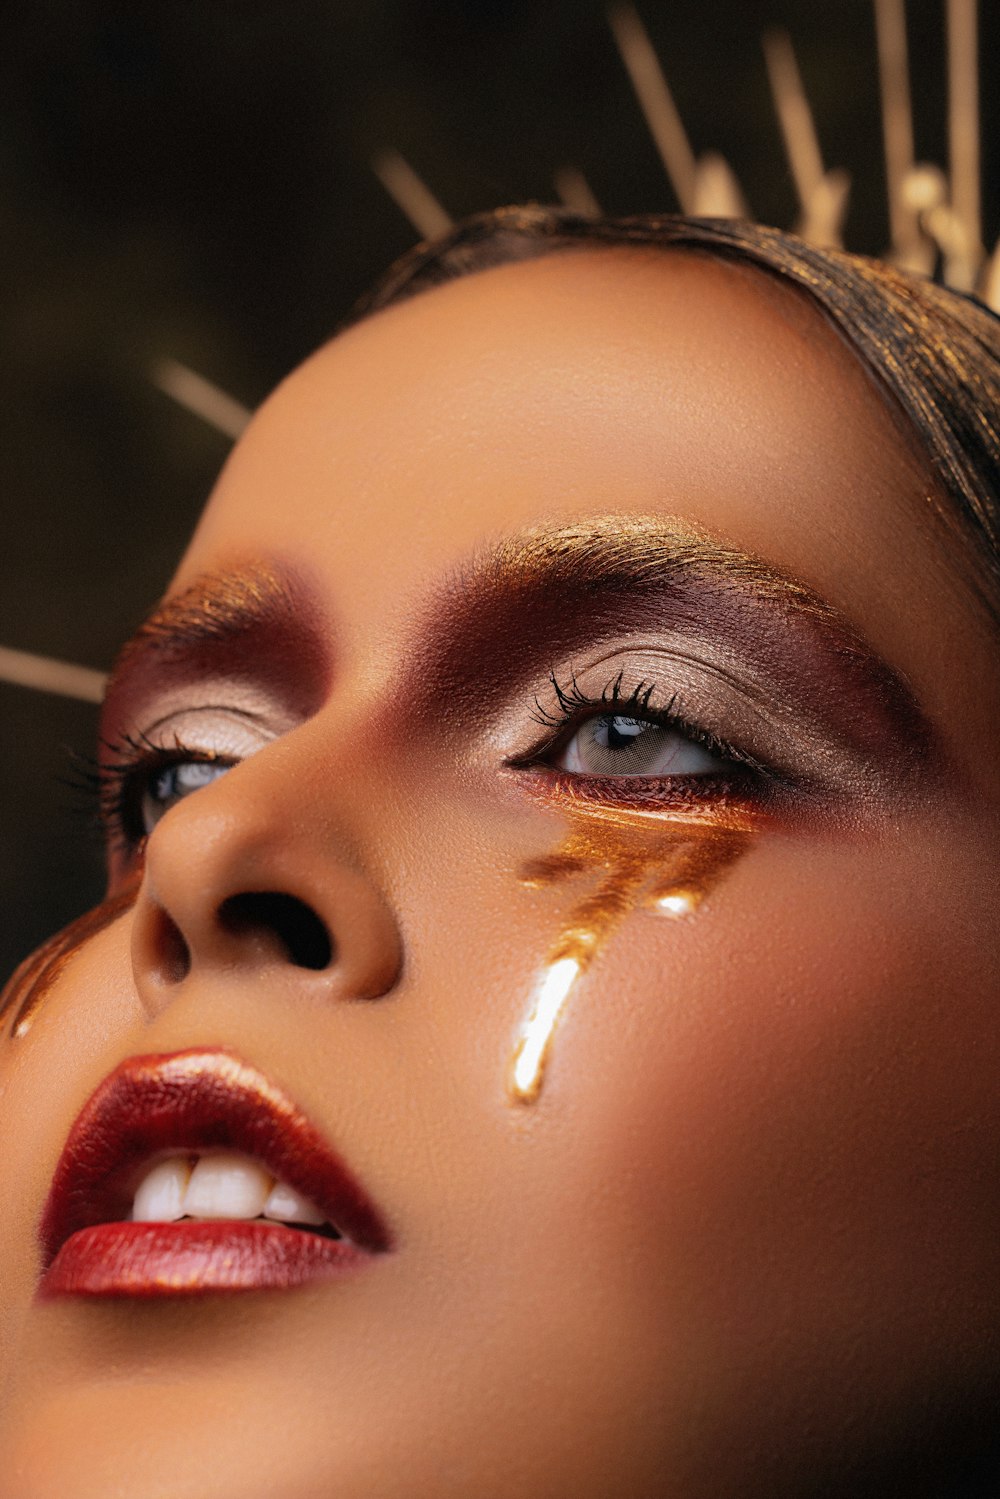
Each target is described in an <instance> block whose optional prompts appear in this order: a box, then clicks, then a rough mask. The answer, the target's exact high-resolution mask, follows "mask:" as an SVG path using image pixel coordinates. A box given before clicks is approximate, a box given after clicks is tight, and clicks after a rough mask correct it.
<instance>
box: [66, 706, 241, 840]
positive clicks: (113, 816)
mask: <svg viewBox="0 0 1000 1499" xmlns="http://www.w3.org/2000/svg"><path fill="white" fill-rule="evenodd" d="M102 749H103V754H102V756H101V758H100V759H99V760H98V761H91V762H89V763H88V764H87V765H86V766H85V767H84V768H83V778H84V781H85V784H86V789H87V791H88V792H89V795H90V798H91V804H92V805H93V801H94V800H96V803H97V813H98V819H99V821H100V824H101V827H102V828H103V830H104V834H105V837H106V839H107V840H108V843H109V845H110V847H111V849H112V851H114V852H120V851H121V850H128V849H130V848H136V847H138V845H139V844H140V843H141V842H142V840H143V838H144V837H145V836H146V830H145V828H144V827H143V821H142V798H143V796H144V795H145V793H146V791H147V790H148V789H149V787H150V786H151V785H152V784H153V782H154V781H155V780H156V777H157V776H158V775H161V774H162V773H163V771H165V770H169V769H170V767H171V766H173V765H181V764H185V763H188V762H190V761H197V762H198V763H199V764H202V765H232V764H234V763H235V762H234V761H233V760H232V759H231V758H230V757H229V756H227V755H220V754H215V753H213V752H212V751H210V750H204V749H196V748H195V747H194V746H193V745H189V744H185V743H184V741H183V740H182V739H180V738H179V737H178V736H177V735H175V736H174V741H173V744H172V745H171V746H170V747H169V748H168V747H167V746H166V745H162V744H157V743H156V742H155V740H152V739H150V738H149V737H148V736H147V735H145V734H136V735H133V734H123V735H122V736H121V738H120V739H117V740H114V741H111V742H105V743H104V744H103V745H102Z"/></svg>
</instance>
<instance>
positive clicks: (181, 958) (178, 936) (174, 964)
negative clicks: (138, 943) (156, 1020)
mask: <svg viewBox="0 0 1000 1499" xmlns="http://www.w3.org/2000/svg"><path fill="white" fill-rule="evenodd" d="M152 923H153V941H154V945H155V950H156V956H157V962H156V967H157V969H158V971H159V976H160V979H161V981H162V982H163V983H165V984H179V983H181V982H182V981H183V980H184V979H186V978H187V976H188V974H189V972H190V971H191V950H190V948H189V947H188V945H187V943H186V942H185V940H184V935H183V933H182V932H181V929H180V927H179V926H178V925H177V923H176V922H175V921H174V919H173V917H172V916H171V915H170V914H169V913H168V912H167V911H164V910H163V909H162V907H157V908H156V909H155V910H154V911H153V913H152Z"/></svg>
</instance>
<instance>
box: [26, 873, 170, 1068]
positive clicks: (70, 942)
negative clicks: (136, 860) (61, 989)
mask: <svg viewBox="0 0 1000 1499" xmlns="http://www.w3.org/2000/svg"><path fill="white" fill-rule="evenodd" d="M141 879H142V871H141V869H140V870H139V871H137V872H136V873H135V874H134V875H132V877H131V878H130V879H129V880H128V881H127V882H126V883H125V884H124V885H123V886H122V887H121V888H120V889H119V890H116V891H115V893H114V894H113V895H110V896H108V898H107V900H104V901H102V902H101V904H100V905H99V906H95V907H94V909H93V910H92V911H87V912H86V914H85V915H83V916H80V917H78V918H77V920H76V921H74V922H71V923H70V925H69V926H68V927H65V928H64V929H63V930H62V931H61V932H58V933H57V934H56V936H54V937H51V938H50V939H49V941H48V942H46V943H44V944H43V945H42V946H41V947H40V948H38V950H37V952H34V953H32V955H31V957H30V958H26V959H25V961H24V962H23V963H22V964H21V966H20V967H19V968H18V969H17V970H16V971H15V973H14V975H13V977H12V978H11V980H10V983H9V984H8V985H7V988H6V990H5V991H4V994H3V996H2V998H0V1024H3V1023H4V1022H5V1020H6V1017H7V1016H8V1015H9V1014H10V1012H11V1011H12V1010H13V1012H14V1018H13V1022H12V1024H11V1030H10V1034H11V1037H12V1038H13V1039H14V1040H19V1039H20V1038H21V1037H22V1036H25V1035H27V1033H28V1031H29V1030H30V1029H31V1025H32V1022H33V1021H34V1019H35V1016H36V1015H37V1013H38V1010H39V1008H40V1007H41V1004H42V1001H43V1000H44V999H45V998H46V996H47V995H48V993H49V991H50V990H51V988H52V985H53V984H54V983H55V981H56V979H58V978H59V977H60V975H61V974H62V973H63V971H64V970H65V968H66V966H67V965H68V964H69V963H70V962H71V961H72V960H73V958H74V957H75V956H76V954H77V953H78V952H79V950H80V948H81V947H82V946H83V945H84V943H85V942H89V941H90V939H91V937H96V936H97V934H98V933H99V932H103V931H104V929H105V927H108V926H110V925H111V923H112V922H113V921H117V919H118V917H119V916H121V915H123V914H124V913H125V912H126V911H127V910H128V909H129V907H130V906H132V905H133V904H134V903H135V898H136V896H137V895H138V893H139V885H140V882H141Z"/></svg>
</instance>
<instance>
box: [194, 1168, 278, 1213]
mask: <svg viewBox="0 0 1000 1499" xmlns="http://www.w3.org/2000/svg"><path fill="white" fill-rule="evenodd" d="M273 1185H274V1178H273V1177H272V1176H270V1175H269V1174H268V1172H266V1171H265V1170H264V1168H263V1166H258V1165H257V1162H256V1161H251V1160H248V1159H247V1157H246V1156H243V1155H206V1156H202V1157H201V1159H200V1160H199V1162H198V1164H197V1165H196V1166H195V1168H194V1170H193V1171H192V1173H191V1180H190V1181H189V1182H188V1187H187V1191H186V1192H185V1194H184V1212H185V1213H186V1214H187V1216H188V1217H189V1218H256V1216H257V1214H258V1213H259V1212H260V1211H261V1209H262V1208H263V1206H264V1204H265V1202H266V1201H267V1198H268V1194H269V1192H270V1190H271V1188H272V1186H273Z"/></svg>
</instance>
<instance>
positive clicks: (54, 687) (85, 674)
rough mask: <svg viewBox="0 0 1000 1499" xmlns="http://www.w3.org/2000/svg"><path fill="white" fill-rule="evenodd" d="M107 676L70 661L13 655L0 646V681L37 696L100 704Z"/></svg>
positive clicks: (30, 653)
mask: <svg viewBox="0 0 1000 1499" xmlns="http://www.w3.org/2000/svg"><path fill="white" fill-rule="evenodd" d="M107 680H108V679H107V675H106V674H105V673H104V672H102V671H95V670H94V669H93V668H92V667H90V666H75V665H74V664H73V663H72V662H70V661H55V660H53V659H52V657H51V656H36V655H34V654H33V653H32V652H31V651H15V650H11V649H10V648H9V647H8V646H2V645H0V681H3V682H12V683H13V684H14V685H15V686H16V687H31V688H33V689H34V690H35V691H36V692H51V693H53V694H55V696H56V697H71V698H75V699H76V700H77V701H78V702H81V703H99V702H100V701H101V699H102V698H103V696H104V689H105V687H106V685H107Z"/></svg>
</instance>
